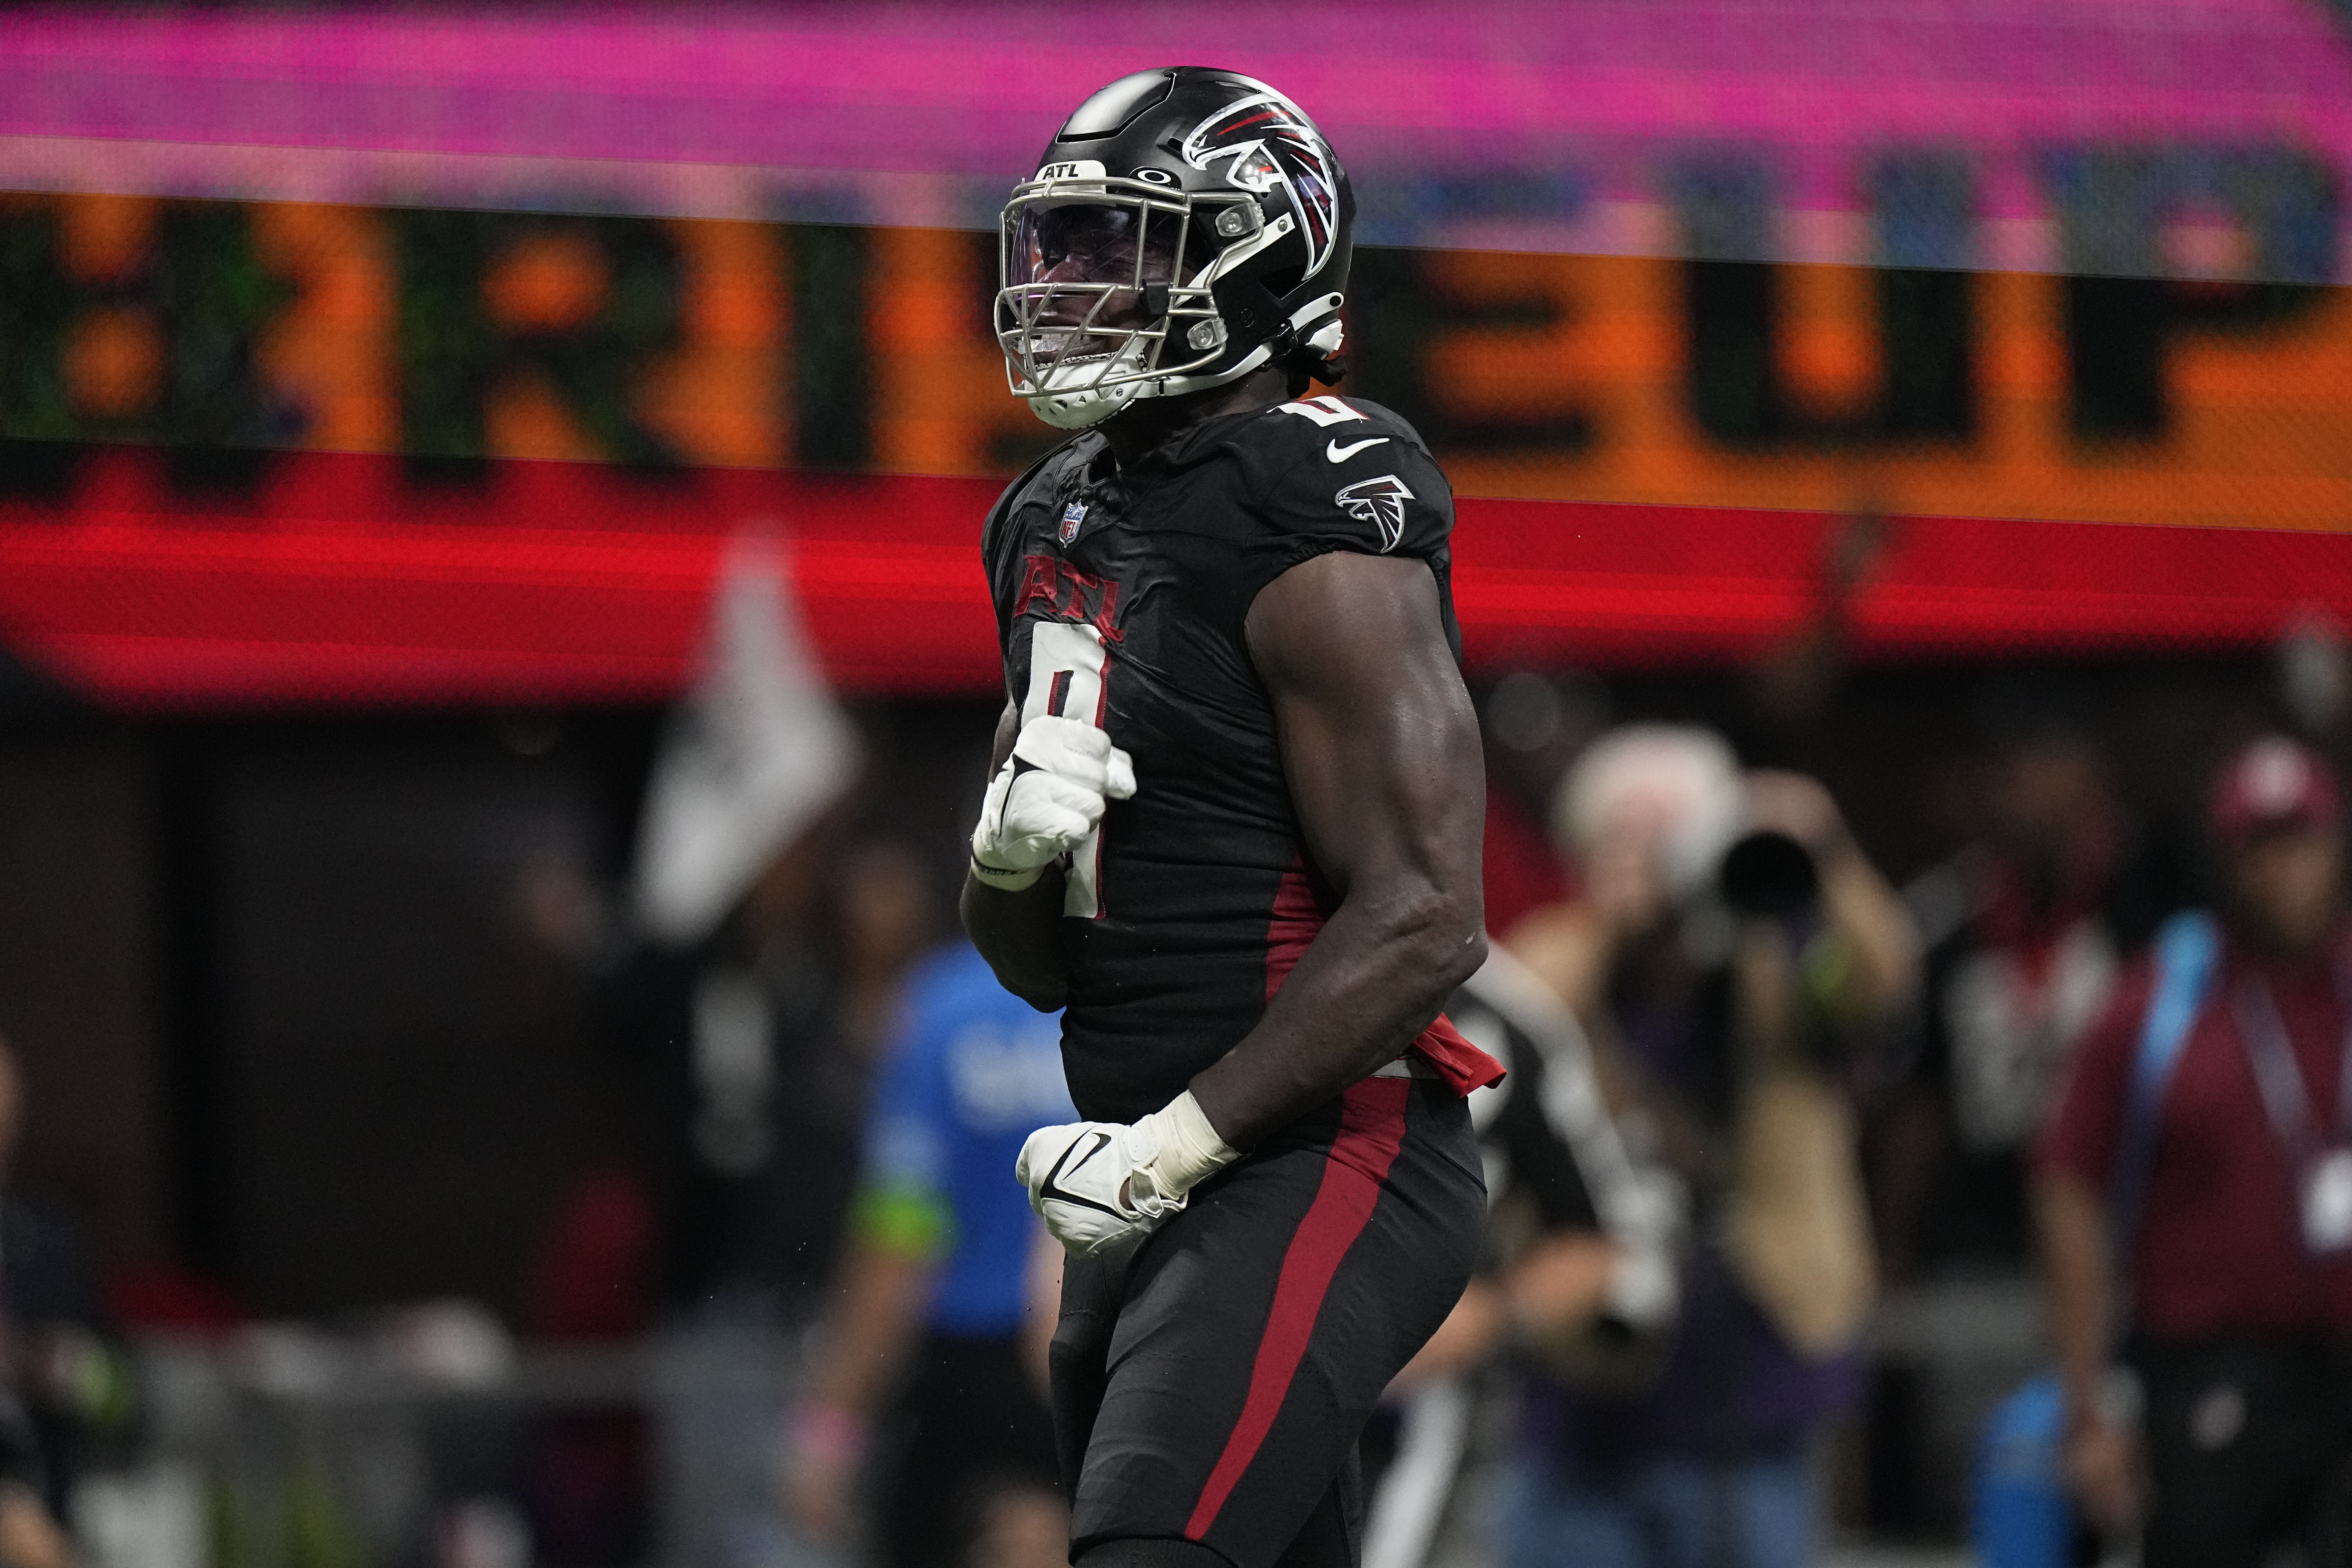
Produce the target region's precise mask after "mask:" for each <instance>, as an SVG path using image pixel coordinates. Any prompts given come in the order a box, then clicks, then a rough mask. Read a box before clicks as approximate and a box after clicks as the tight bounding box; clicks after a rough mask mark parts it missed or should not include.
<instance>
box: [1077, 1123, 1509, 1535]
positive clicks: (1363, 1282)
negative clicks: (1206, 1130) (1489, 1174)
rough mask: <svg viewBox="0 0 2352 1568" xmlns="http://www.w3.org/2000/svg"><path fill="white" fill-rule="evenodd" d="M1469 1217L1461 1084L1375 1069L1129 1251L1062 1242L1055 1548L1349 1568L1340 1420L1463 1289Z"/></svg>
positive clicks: (1350, 1518) (1345, 1430)
mask: <svg viewBox="0 0 2352 1568" xmlns="http://www.w3.org/2000/svg"><path fill="white" fill-rule="evenodd" d="M1485 1220H1486V1189H1485V1184H1484V1183H1483V1181H1482V1180H1481V1178H1480V1174H1479V1167H1478V1152H1477V1147H1476V1143H1475V1139H1474V1136H1473V1134H1472V1131H1471V1128H1470V1119H1469V1114H1468V1110H1467V1109H1466V1107H1465V1105H1464V1103H1463V1101H1462V1100H1461V1098H1460V1097H1459V1096H1458V1095H1456V1094H1454V1092H1453V1090H1451V1089H1448V1088H1446V1087H1445V1086H1444V1084H1442V1083H1437V1082H1433V1081H1428V1080H1423V1079H1402V1078H1375V1079H1365V1080H1364V1081H1363V1082H1361V1083H1359V1084H1357V1085H1356V1086H1355V1087H1353V1088H1352V1089H1349V1090H1348V1091H1347V1092H1346V1093H1345V1094H1344V1095H1343V1096H1341V1097H1340V1099H1339V1100H1335V1101H1334V1102H1333V1103H1332V1104H1331V1105H1330V1106H1328V1107H1327V1108H1325V1109H1324V1110H1319V1111H1317V1112H1314V1113H1311V1114H1309V1115H1307V1116H1306V1117H1303V1118H1301V1119H1300V1121H1298V1122H1297V1124H1295V1125H1294V1126H1292V1127H1290V1128H1288V1129H1286V1130H1285V1131H1283V1132H1281V1133H1279V1134H1277V1135H1276V1136H1275V1137H1274V1138H1272V1139H1270V1140H1268V1142H1266V1143H1265V1144H1264V1145H1261V1146H1260V1147H1259V1148H1258V1149H1257V1150H1256V1151H1255V1152H1253V1153H1252V1154H1251V1155H1250V1156H1249V1157H1248V1158H1247V1159H1245V1160H1244V1161H1241V1162H1240V1163H1236V1164H1234V1165H1232V1166H1229V1167H1227V1168H1226V1169H1225V1170H1223V1171H1222V1172H1220V1173H1217V1174H1216V1175H1215V1176H1213V1177H1212V1178H1210V1179H1209V1180H1208V1181H1207V1182H1204V1183H1202V1184H1201V1186H1200V1187H1198V1188H1197V1189H1195V1190H1194V1192H1193V1194H1192V1202H1191V1204H1190V1205H1189V1206H1188V1207H1186V1208H1185V1209H1184V1211H1183V1212H1182V1213H1181V1214H1179V1215H1176V1216H1175V1217H1174V1218H1173V1219H1171V1220H1170V1221H1169V1223H1168V1224H1167V1225H1166V1226H1162V1227H1161V1229H1160V1231H1159V1232H1158V1233H1157V1234H1156V1235H1154V1236H1153V1237H1151V1238H1150V1240H1149V1241H1147V1242H1146V1243H1145V1244H1144V1245H1143V1246H1142V1247H1140V1248H1139V1249H1137V1250H1136V1251H1135V1252H1134V1253H1133V1254H1131V1255H1130V1256H1129V1257H1128V1258H1123V1259H1120V1260H1118V1261H1117V1262H1115V1263H1105V1262H1101V1261H1097V1260H1095V1259H1087V1258H1076V1259H1073V1260H1072V1261H1071V1263H1070V1265H1069V1267H1068V1268H1067V1269H1066V1272H1065V1274H1064V1276H1063V1281H1062V1312H1061V1320H1060V1322H1059V1325H1058V1327H1057V1328H1056V1330H1055V1335H1054V1352H1053V1375H1054V1428H1055V1441H1056V1443H1057V1444H1058V1445H1059V1447H1060V1449H1061V1456H1062V1475H1063V1480H1064V1486H1065V1488H1066V1489H1067V1491H1068V1492H1069V1494H1070V1496H1071V1499H1072V1502H1073V1510H1074V1511H1073V1515H1072V1519H1071V1526H1070V1533H1071V1559H1072V1561H1073V1562H1076V1561H1078V1560H1079V1559H1080V1558H1082V1557H1083V1556H1084V1555H1085V1554H1086V1553H1087V1552H1088V1551H1090V1550H1095V1549H1097V1548H1102V1549H1104V1550H1105V1551H1107V1552H1109V1555H1110V1556H1112V1557H1118V1555H1119V1553H1120V1552H1126V1553H1128V1555H1129V1556H1132V1557H1134V1560H1135V1561H1137V1562H1139V1563H1142V1562H1156V1561H1157V1560H1158V1558H1159V1557H1161V1556H1166V1557H1168V1558H1169V1560H1170V1561H1171V1563H1174V1562H1178V1561H1181V1560H1183V1559H1187V1558H1190V1559H1195V1560H1198V1559H1200V1557H1201V1553H1200V1551H1199V1548H1202V1547H1205V1548H1207V1549H1208V1550H1209V1551H1210V1552H1214V1553H1215V1554H1216V1555H1217V1556H1218V1557H1221V1558H1223V1559H1224V1560H1225V1561H1226V1562H1228V1563H1233V1564H1234V1568H1353V1564H1354V1563H1355V1562H1356V1556H1357V1544H1358V1537H1359V1535H1360V1528H1361V1512H1362V1510H1361V1506H1360V1495H1359V1492H1360V1489H1359V1486H1358V1481H1357V1471H1356V1463H1355V1455H1356V1437H1357V1434H1358V1433H1359V1432H1360V1430H1361V1429H1362V1427H1363V1425H1364V1420H1365V1417H1367V1416H1368V1415H1370V1414H1371V1410H1372V1406H1373V1405H1374V1404H1375V1403H1376V1402H1377V1401H1378V1400H1379V1398H1380V1396H1381V1391H1382V1390H1383V1389H1385V1388H1386V1387H1387V1386H1388V1383H1389V1380H1390V1379H1391V1377H1393V1376H1394V1375H1395V1374H1396V1373H1397V1370H1398V1369H1399V1368H1400V1367H1402V1366H1403V1365H1404V1363H1405V1362H1406V1361H1408V1360H1409V1359H1411V1357H1412V1353H1413V1352H1415V1351H1417V1350H1419V1349H1420V1348H1421V1346H1422V1344H1423V1342H1424V1341H1426V1340H1427V1339H1428V1338H1429V1336H1430V1335H1431V1334H1432V1333H1433V1332H1434V1331H1436V1329H1437V1326H1438V1324H1439V1323H1441V1322H1442V1321H1444V1318H1445V1314H1446V1313H1447V1312H1449V1311H1450V1310H1453V1307H1454V1301H1455V1300H1458V1299H1459V1298H1460V1296H1461V1294H1462V1289H1463V1287H1464V1286H1465V1284H1467V1283H1468V1281H1469V1278H1470V1270H1471V1267H1472V1264H1473V1263H1474V1261H1475V1258H1476V1254H1477V1249H1478V1244H1479V1237H1480V1232H1481V1228H1482V1226H1484V1224H1485ZM1112 1542H1133V1543H1136V1544H1135V1545H1134V1546H1132V1547H1129V1546H1121V1547H1118V1548H1117V1549H1112V1548H1111V1547H1110V1546H1109V1543H1112ZM1179 1542H1192V1543H1196V1545H1195V1546H1194V1547H1193V1548H1192V1550H1190V1551H1187V1550H1185V1549H1184V1548H1183V1547H1181V1546H1180V1545H1178V1544H1177V1543H1179ZM1149 1543H1160V1544H1159V1545H1157V1546H1155V1545H1153V1544H1149ZM1120 1560H1121V1561H1124V1560H1125V1559H1124V1558H1121V1559H1120Z"/></svg>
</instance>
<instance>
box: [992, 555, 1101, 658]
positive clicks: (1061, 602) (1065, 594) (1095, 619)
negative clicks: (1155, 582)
mask: <svg viewBox="0 0 2352 1568" xmlns="http://www.w3.org/2000/svg"><path fill="white" fill-rule="evenodd" d="M1022 567H1023V570H1022V574H1021V593H1020V595H1019V596H1018V597H1017V598H1015V599H1014V600H1013V614H1014V615H1016V616H1023V615H1026V614H1028V613H1029V606H1030V605H1032V604H1034V603H1035V602H1037V601H1039V600H1043V601H1044V602H1045V613H1046V614H1047V615H1049V616H1053V617H1054V618H1055V620H1057V621H1090V622H1092V623H1093V624H1094V628H1095V630H1097V631H1098V632H1100V633H1102V639H1103V641H1105V642H1107V643H1111V642H1118V641H1121V640H1122V639H1123V636H1124V634H1122V633H1121V632H1120V631H1119V629H1118V584H1116V583H1113V582H1111V581H1109V580H1108V579H1107V578H1102V577H1097V576H1096V575H1095V574H1093V573H1091V572H1081V571H1079V570H1078V569H1077V568H1076V567H1075V566H1073V565H1071V564H1070V563H1068V562H1066V561H1065V560H1063V559H1061V558H1060V557H1059V556H1055V555H1026V556H1024V557H1022Z"/></svg>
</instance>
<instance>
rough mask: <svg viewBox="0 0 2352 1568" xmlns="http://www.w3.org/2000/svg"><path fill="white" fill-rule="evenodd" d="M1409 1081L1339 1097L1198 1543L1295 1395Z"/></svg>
mask: <svg viewBox="0 0 2352 1568" xmlns="http://www.w3.org/2000/svg"><path fill="white" fill-rule="evenodd" d="M1411 1095H1412V1079H1402V1078H1368V1079H1364V1080H1363V1081H1362V1082H1361V1083H1359V1084H1357V1085H1355V1086H1354V1087H1353V1088H1351V1089H1349V1090H1348V1091H1347V1092H1346V1093H1345V1094H1343V1095H1341V1096H1340V1097H1339V1136H1338V1137H1337V1138H1336V1139H1334V1140H1333V1141H1332V1143H1331V1152H1329V1153H1328V1154H1327V1155H1325V1156H1324V1163H1323V1182H1322V1184H1321V1185H1320V1186H1318V1188H1317V1189H1316V1191H1315V1201H1314V1202H1313V1203H1311V1204H1309V1205H1307V1217H1306V1218H1304V1219H1302V1220H1300V1221H1299V1222H1298V1229H1297V1231H1295V1232H1293V1233H1292V1235H1291V1237H1290V1246H1289V1247H1287V1248H1286V1250H1285V1251H1284V1253H1283V1255H1282V1272H1281V1274H1280V1275H1279V1276H1277V1277H1276V1280H1275V1286H1274V1305H1273V1307H1272V1308H1271V1309H1270V1310H1268V1311H1267V1313H1266V1319H1265V1334H1264V1335H1263V1336H1261V1337H1260V1339H1259V1340H1258V1342H1257V1360H1256V1362H1255V1364H1253V1365H1252V1366H1251V1368H1250V1381H1249V1394H1248V1396H1247V1397H1246V1398H1245V1399H1244V1400H1243V1401H1242V1413H1241V1418H1240V1419H1239V1420H1237V1421H1235V1422H1234V1430H1233V1435H1232V1436H1229V1437H1227V1438H1226V1439H1225V1448H1224V1452H1223V1453H1222V1454H1220V1455H1218V1456H1217V1464H1216V1468H1214V1469H1213V1470H1211V1471H1210V1472H1209V1481H1208V1484H1207V1485H1206V1486H1204V1487H1202V1489H1201V1500H1200V1501H1199V1502H1197V1503H1195V1504H1194V1505H1193V1507H1192V1519H1191V1520H1190V1521H1188V1522H1187V1523H1186V1524H1185V1526H1184V1536H1185V1539H1187V1540H1189V1541H1198V1540H1200V1539H1201V1538H1202V1536H1204V1535H1206V1534H1208V1532H1209V1527H1210V1526H1211V1525H1212V1524H1213V1523H1215V1522H1216V1519H1217V1510H1220V1509H1222V1508H1223V1507H1224V1506H1225V1499H1226V1498H1227V1497H1229V1496H1230V1495H1232V1492H1233V1489H1234V1485H1235V1483H1237V1482H1238V1481H1240V1479H1242V1472H1244V1470H1246V1469H1248V1468H1249V1467H1250V1461H1251V1460H1252V1459H1255V1458H1257V1450H1258V1446H1259V1445H1260V1444H1262V1443H1264V1442H1265V1435H1266V1434H1267V1433H1268V1432H1270V1431H1272V1430H1273V1429H1274V1418H1275V1416H1276V1415H1279V1414H1280V1413H1281V1410H1282V1402H1283V1400H1284V1399H1285V1398H1286V1396H1287V1395H1288V1394H1289V1393H1290V1380H1291V1379H1292V1377H1293V1376H1295V1375H1296V1374H1297V1371H1298V1363H1300V1362H1301V1361H1302V1360H1304V1359H1305V1358H1306V1355H1307V1342H1308V1341H1309V1340H1310V1339H1312V1338H1313V1337H1314V1334H1315V1319H1316V1317H1317V1315H1318V1314H1319V1313H1320V1312H1321V1311H1322V1310H1323V1297H1324V1294H1325V1292H1327V1291H1328V1290H1329V1289H1331V1277H1332V1276H1333V1275H1335V1274H1337V1273H1338V1272H1339V1260H1340V1259H1341V1258H1345V1257H1346V1256H1347V1255H1348V1248H1349V1247H1353V1246H1354V1245H1355V1243H1356V1237H1359V1236H1360V1235H1362V1234H1363V1230H1364V1226H1365V1224H1366V1223H1367V1222H1368V1221H1370V1219H1371V1217H1372V1208H1373V1205H1376V1204H1378V1203H1379V1202H1380V1201H1381V1182H1382V1181H1383V1180H1385V1179H1386V1178H1387V1176H1388V1173H1389V1166H1390V1165H1391V1164H1393V1163H1395V1161H1396V1156H1397V1150H1398V1148H1399V1147H1401V1146H1402V1144H1403V1142H1404V1110H1405V1101H1406V1100H1408V1099H1409V1098H1410V1097H1411Z"/></svg>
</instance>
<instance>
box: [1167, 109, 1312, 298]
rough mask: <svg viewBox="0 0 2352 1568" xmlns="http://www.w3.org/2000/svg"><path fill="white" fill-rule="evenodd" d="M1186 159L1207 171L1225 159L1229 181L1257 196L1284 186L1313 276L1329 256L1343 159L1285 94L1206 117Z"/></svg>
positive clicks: (1187, 145) (1186, 146) (1190, 142)
mask: <svg viewBox="0 0 2352 1568" xmlns="http://www.w3.org/2000/svg"><path fill="white" fill-rule="evenodd" d="M1184 161H1185V162H1186V163H1190V164H1192V167H1194V168H1196V169H1199V170H1202V171H1203V172H1206V171H1207V170H1208V168H1209V167H1210V165H1212V164H1213V163H1218V162H1220V161H1224V162H1225V163H1226V168H1225V183H1226V184H1230V185H1232V186H1234V188H1236V189H1238V190H1244V191H1247V192H1249V193H1250V194H1251V195H1260V196H1262V195H1265V194H1266V193H1267V192H1268V191H1271V190H1273V189H1274V188H1275V187H1276V185H1280V186H1281V187H1282V188H1283V190H1284V192H1285V193H1286V195H1288V197H1289V198H1290V210H1291V212H1292V213H1293V214H1294V215H1296V216H1297V219H1298V230H1299V233H1300V234H1301V235H1303V236H1304V237H1306V240H1307V274H1308V275H1309V276H1310V277H1311V276H1312V275H1313V274H1314V273H1315V271H1316V270H1317V269H1318V268H1320V267H1321V266H1322V265H1323V263H1324V260H1325V259H1326V258H1328V257H1329V256H1330V254H1331V244H1332V239H1333V237H1334V236H1335V235H1336V234H1337V233H1338V232H1339V161H1338V160H1337V159H1335V158H1333V157H1332V155H1331V149H1330V147H1329V145H1328V144H1327V143H1326V142H1324V140H1323V135H1322V132H1318V131H1317V130H1316V129H1315V127H1314V125H1313V124H1312V123H1311V122H1310V121H1308V120H1307V116H1306V115H1305V114H1304V113H1302V112H1301V111H1300V110H1299V108H1298V106H1297V104H1295V103H1293V102H1291V101H1290V100H1288V99H1286V98H1285V97H1283V96H1282V95H1281V94H1280V93H1277V92H1262V93H1256V94H1253V95H1252V96H1250V97H1248V98H1244V99H1243V100H1241V101H1240V102H1239V103H1234V104H1229V105H1227V106H1226V107H1225V108H1223V109H1221V110H1218V111H1217V112H1216V113H1214V114H1213V115H1211V116H1209V118H1208V119H1206V120H1203V121H1201V123H1200V124H1198V125H1196V126H1194V127H1193V128H1192V134H1191V135H1189V136H1187V137H1185V138H1184Z"/></svg>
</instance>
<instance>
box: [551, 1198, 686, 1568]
mask: <svg viewBox="0 0 2352 1568" xmlns="http://www.w3.org/2000/svg"><path fill="white" fill-rule="evenodd" d="M653 1247H654V1216H653V1205H652V1202H651V1200H650V1199H649V1198H647V1196H646V1192H645V1188H644V1184H643V1183H641V1182H640V1181H639V1180H637V1178H636V1176H635V1173H632V1172H630V1171H627V1170H625V1169H616V1168H598V1169H593V1170H590V1171H588V1172H586V1173H583V1175H582V1176H581V1177H580V1178H579V1179H578V1180H577V1181H576V1182H575V1183H574V1184H573V1185H572V1190H571V1191H570V1193H568V1194H566V1195H565V1197H564V1200H563V1203H562V1206H561V1207H560V1208H559V1210H558V1211H557V1214H556V1218H555V1223H554V1224H553V1226H551V1227H550V1229H549V1233H548V1236H547V1238H546V1240H545V1241H544V1242H543V1243H542V1244H541V1249H540V1254H539V1257H538V1258H537V1259H536V1261H535V1264H534V1266H533V1268H532V1270H531V1282H530V1297H529V1307H528V1310H527V1312H526V1314H525V1318H524V1327H525V1328H526V1330H527V1331H529V1332H530V1335H531V1337H532V1338H534V1339H537V1340H541V1341H551V1342H567V1341H568V1342H588V1343H596V1342H605V1343H611V1342H619V1341H627V1340H631V1339H635V1337H636V1336H638V1335H641V1334H643V1333H644V1332H645V1331H646V1329H647V1328H648V1327H649V1326H650V1321H651V1310H650V1308H651V1295H652V1289H651V1287H652V1276H653ZM650 1475H651V1466H650V1464H649V1463H648V1457H647V1453H646V1422H645V1417H644V1415H643V1413H642V1412H639V1411H635V1410H589V1411H566V1412H563V1413H562V1414H560V1415H550V1416H547V1417H545V1418H543V1419H542V1420H541V1421H540V1422H539V1423H537V1429H536V1431H535V1432H534V1434H533V1436H532V1439H531V1444H530V1456H529V1458H528V1460H527V1461H526V1464H525V1468H524V1476H523V1486H522V1491H523V1500H524V1502H525V1504H526V1507H527V1510H528V1514H529V1523H530V1542H531V1546H532V1548H533V1552H532V1556H533V1557H534V1559H535V1560H536V1561H537V1563H539V1564H540V1565H541V1568H618V1565H619V1564H623V1563H638V1562H641V1561H643V1560H644V1557H645V1547H646V1526H647V1523H648V1517H647V1509H646V1494H647V1491H648V1489H649V1483H650Z"/></svg>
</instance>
